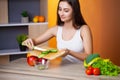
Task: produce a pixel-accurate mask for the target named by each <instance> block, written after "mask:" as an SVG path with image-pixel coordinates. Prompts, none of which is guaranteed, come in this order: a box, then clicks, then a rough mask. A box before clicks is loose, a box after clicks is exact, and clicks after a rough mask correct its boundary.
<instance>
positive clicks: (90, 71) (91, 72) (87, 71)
mask: <svg viewBox="0 0 120 80" xmlns="http://www.w3.org/2000/svg"><path fill="white" fill-rule="evenodd" d="M85 72H86V74H87V75H92V74H93V70H92V69H86V71H85Z"/></svg>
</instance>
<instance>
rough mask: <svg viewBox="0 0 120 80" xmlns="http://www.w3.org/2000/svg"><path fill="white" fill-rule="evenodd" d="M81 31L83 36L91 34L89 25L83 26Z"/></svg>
mask: <svg viewBox="0 0 120 80" xmlns="http://www.w3.org/2000/svg"><path fill="white" fill-rule="evenodd" d="M80 31H81V34H85V33H86V32H91V30H90V27H89V26H88V25H82V26H81V28H80Z"/></svg>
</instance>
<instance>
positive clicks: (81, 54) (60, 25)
mask: <svg viewBox="0 0 120 80" xmlns="http://www.w3.org/2000/svg"><path fill="white" fill-rule="evenodd" d="M52 37H56V41H57V48H58V49H59V50H65V59H67V60H68V61H70V62H73V63H76V62H77V63H79V62H81V61H83V60H84V59H85V58H86V57H87V56H88V55H89V54H91V53H92V36H91V31H90V29H89V27H88V26H87V25H86V23H85V21H84V19H83V17H82V14H81V13H80V4H79V0H60V1H59V3H58V8H57V26H55V27H52V28H50V29H48V30H47V31H46V32H45V33H44V34H43V35H41V36H39V37H38V38H36V39H31V38H29V39H27V40H25V41H24V42H23V43H24V44H25V45H26V46H27V47H29V48H30V49H32V48H33V46H34V45H38V44H41V43H43V42H45V41H48V40H49V39H51V38H52Z"/></svg>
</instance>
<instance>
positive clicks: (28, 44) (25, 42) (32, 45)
mask: <svg viewBox="0 0 120 80" xmlns="http://www.w3.org/2000/svg"><path fill="white" fill-rule="evenodd" d="M22 45H24V46H27V47H28V48H29V49H33V47H34V43H33V41H32V39H31V38H29V39H27V40H25V41H23V42H22Z"/></svg>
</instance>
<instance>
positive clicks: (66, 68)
mask: <svg viewBox="0 0 120 80" xmlns="http://www.w3.org/2000/svg"><path fill="white" fill-rule="evenodd" d="M5 73H6V74H5ZM8 73H9V75H7V74H8ZM2 74H4V75H7V77H11V76H10V75H13V74H14V75H17V76H18V75H22V76H23V75H24V76H25V77H26V79H28V78H30V79H29V80H35V79H37V80H38V79H39V80H41V79H44V80H120V75H119V76H116V77H109V76H102V75H100V76H94V75H91V76H88V75H86V74H85V68H84V66H83V64H72V63H71V64H66V63H64V62H63V63H62V64H61V65H56V63H54V64H50V66H49V68H48V69H47V70H38V69H36V68H35V67H31V66H29V65H28V64H27V63H26V58H20V59H18V60H15V61H13V62H10V63H8V64H5V65H0V80H1V79H5V78H6V76H3V75H2ZM28 76H29V77H28ZM30 76H31V77H30ZM40 77H41V78H40ZM12 78H14V79H17V78H15V76H12ZM20 79H22V80H26V79H24V78H22V77H20V78H19V79H17V80H20ZM11 80H12V79H11Z"/></svg>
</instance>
